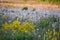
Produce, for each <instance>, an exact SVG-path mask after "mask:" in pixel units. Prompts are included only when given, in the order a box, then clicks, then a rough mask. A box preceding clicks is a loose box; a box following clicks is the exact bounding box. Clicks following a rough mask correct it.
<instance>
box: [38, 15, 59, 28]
mask: <svg viewBox="0 0 60 40" xmlns="http://www.w3.org/2000/svg"><path fill="white" fill-rule="evenodd" d="M58 19H59V18H57V17H56V16H54V15H53V16H49V17H48V18H46V17H41V18H40V20H39V23H38V26H39V27H42V28H46V27H51V26H52V24H53V23H55V22H56V23H59V21H58ZM57 25H58V24H57Z"/></svg>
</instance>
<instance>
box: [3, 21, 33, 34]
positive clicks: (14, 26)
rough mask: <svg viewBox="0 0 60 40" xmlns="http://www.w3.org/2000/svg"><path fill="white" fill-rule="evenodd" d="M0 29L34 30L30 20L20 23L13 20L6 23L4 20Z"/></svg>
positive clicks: (14, 30)
mask: <svg viewBox="0 0 60 40" xmlns="http://www.w3.org/2000/svg"><path fill="white" fill-rule="evenodd" d="M2 30H12V31H13V32H16V31H18V32H22V33H24V32H32V31H33V30H34V25H33V24H32V23H30V22H27V21H25V22H23V23H22V24H21V23H20V22H19V21H18V20H15V21H13V22H12V23H9V24H8V23H7V22H5V23H4V24H3V26H2Z"/></svg>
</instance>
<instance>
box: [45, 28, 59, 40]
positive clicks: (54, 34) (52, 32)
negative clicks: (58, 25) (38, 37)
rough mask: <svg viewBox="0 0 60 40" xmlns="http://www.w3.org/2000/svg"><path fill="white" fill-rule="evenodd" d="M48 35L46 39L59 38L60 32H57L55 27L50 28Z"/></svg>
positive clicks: (53, 39)
mask: <svg viewBox="0 0 60 40" xmlns="http://www.w3.org/2000/svg"><path fill="white" fill-rule="evenodd" d="M46 35H48V37H47V38H46V40H50V39H51V40H57V37H59V32H57V31H56V30H55V29H53V30H50V29H48V31H47V32H46Z"/></svg>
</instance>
